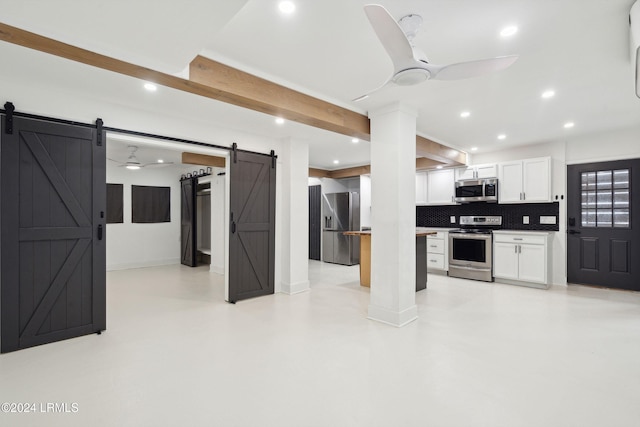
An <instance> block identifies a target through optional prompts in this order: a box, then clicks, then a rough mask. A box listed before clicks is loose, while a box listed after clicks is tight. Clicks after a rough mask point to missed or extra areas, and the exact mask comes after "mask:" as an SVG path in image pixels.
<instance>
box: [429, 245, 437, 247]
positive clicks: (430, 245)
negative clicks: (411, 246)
mask: <svg viewBox="0 0 640 427" xmlns="http://www.w3.org/2000/svg"><path fill="white" fill-rule="evenodd" d="M429 247H430V248H437V247H438V245H429Z"/></svg>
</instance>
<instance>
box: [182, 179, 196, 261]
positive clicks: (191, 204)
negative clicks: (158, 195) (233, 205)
mask: <svg viewBox="0 0 640 427" xmlns="http://www.w3.org/2000/svg"><path fill="white" fill-rule="evenodd" d="M180 184H182V185H181V191H180V206H181V209H180V212H181V214H180V224H181V226H182V227H181V231H180V241H181V244H180V253H181V255H180V259H181V262H182V264H184V265H188V266H189V267H195V266H196V264H197V261H198V259H197V254H196V245H197V244H198V242H197V240H196V223H197V221H196V193H197V190H198V178H186V179H183V180H182V181H180Z"/></svg>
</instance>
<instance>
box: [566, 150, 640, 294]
mask: <svg viewBox="0 0 640 427" xmlns="http://www.w3.org/2000/svg"><path fill="white" fill-rule="evenodd" d="M567 218H568V221H567V222H568V223H567V234H568V236H567V281H568V282H569V283H579V284H588V285H595V286H605V287H609V288H618V289H630V290H635V291H640V262H639V261H638V260H640V159H634V160H619V161H611V162H600V163H588V164H580V165H570V166H568V167H567Z"/></svg>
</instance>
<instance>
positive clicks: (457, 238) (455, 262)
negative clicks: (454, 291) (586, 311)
mask: <svg viewBox="0 0 640 427" xmlns="http://www.w3.org/2000/svg"><path fill="white" fill-rule="evenodd" d="M460 226H461V227H462V228H460V229H459V230H452V231H450V232H449V276H451V277H461V278H463V279H474V280H483V281H485V282H493V252H492V248H493V234H492V232H491V230H494V229H497V228H500V227H501V226H502V217H501V216H461V217H460Z"/></svg>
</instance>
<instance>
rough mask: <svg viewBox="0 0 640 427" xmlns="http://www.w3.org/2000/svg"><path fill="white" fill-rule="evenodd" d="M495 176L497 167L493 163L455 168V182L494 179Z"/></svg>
mask: <svg viewBox="0 0 640 427" xmlns="http://www.w3.org/2000/svg"><path fill="white" fill-rule="evenodd" d="M497 176H498V165H496V164H495V163H490V164H486V165H475V166H467V167H463V168H456V180H459V179H482V178H495V177H497Z"/></svg>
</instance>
